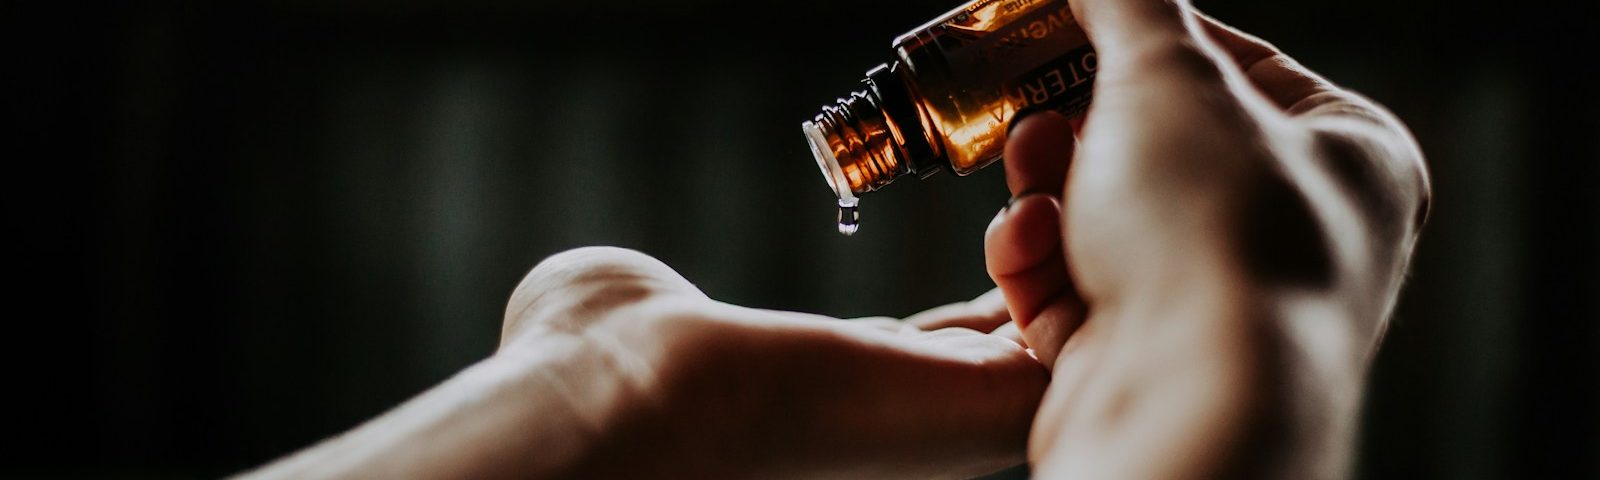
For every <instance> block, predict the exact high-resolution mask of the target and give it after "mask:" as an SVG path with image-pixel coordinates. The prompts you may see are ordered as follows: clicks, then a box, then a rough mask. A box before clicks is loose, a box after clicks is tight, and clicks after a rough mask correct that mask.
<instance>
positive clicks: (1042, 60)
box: [935, 0, 1098, 116]
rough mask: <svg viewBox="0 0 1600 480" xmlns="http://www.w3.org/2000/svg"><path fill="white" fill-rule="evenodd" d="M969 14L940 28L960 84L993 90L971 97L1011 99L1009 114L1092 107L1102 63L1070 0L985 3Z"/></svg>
mask: <svg viewBox="0 0 1600 480" xmlns="http://www.w3.org/2000/svg"><path fill="white" fill-rule="evenodd" d="M963 10H964V11H962V12H961V13H957V14H955V15H954V16H952V17H950V19H949V20H947V21H945V22H944V23H943V24H942V25H939V26H937V27H935V28H941V29H942V30H944V31H943V32H941V34H940V35H939V36H937V37H936V38H937V39H938V45H939V47H940V48H941V49H942V50H944V52H945V59H946V61H947V62H948V63H947V64H948V65H949V72H950V77H951V80H953V82H954V83H955V85H958V86H964V87H967V88H969V89H974V90H976V89H987V90H991V91H990V92H977V91H970V94H973V95H976V96H978V97H980V98H975V100H982V99H996V100H998V99H1002V98H1003V99H1006V100H1008V101H1007V102H1005V103H1006V104H1007V105H1006V106H1005V107H1006V109H1007V110H1009V112H1005V113H1006V114H1010V113H1015V112H1018V111H1021V110H1024V109H1028V108H1056V109H1060V110H1062V112H1063V113H1067V114H1069V115H1070V114H1076V113H1080V112H1082V110H1083V107H1085V106H1087V105H1088V103H1089V100H1088V95H1089V93H1090V85H1091V82H1090V79H1092V78H1093V74H1094V71H1095V69H1096V67H1097V66H1098V61H1097V59H1096V57H1095V56H1094V55H1095V53H1094V48H1093V47H1090V46H1089V38H1088V37H1087V36H1086V35H1085V34H1084V33H1083V30H1082V29H1081V28H1079V27H1078V23H1077V21H1076V20H1075V19H1074V18H1073V17H1072V10H1071V8H1070V7H1068V6H1067V2H1066V1H1065V0H980V1H978V2H975V3H973V4H972V5H971V6H968V7H967V8H965V9H963ZM982 97H987V98H982ZM979 103H989V102H979ZM1007 116H1009V115H1007Z"/></svg>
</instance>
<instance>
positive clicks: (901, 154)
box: [803, 64, 939, 202]
mask: <svg viewBox="0 0 1600 480" xmlns="http://www.w3.org/2000/svg"><path fill="white" fill-rule="evenodd" d="M899 68H901V67H899V65H898V64H896V65H895V66H890V65H887V64H886V65H879V66H878V67H877V68H874V69H872V70H871V71H869V72H867V78H866V79H864V80H862V81H861V83H862V86H863V87H864V89H863V90H860V91H856V92H851V94H850V95H848V96H846V97H845V98H841V99H839V100H838V102H837V103H835V104H834V105H828V106H824V107H822V113H819V114H818V115H817V116H816V118H815V119H813V120H812V121H810V122H806V123H805V124H804V125H803V128H804V129H805V130H806V135H807V138H808V139H809V140H810V142H811V148H812V153H813V154H814V155H815V156H816V159H817V163H818V166H819V167H821V169H822V174H823V176H824V177H825V178H826V179H827V180H828V182H829V184H830V185H831V186H832V187H833V189H834V191H835V193H837V194H838V195H839V199H840V200H841V201H846V200H849V201H852V202H853V201H854V199H855V195H858V194H863V193H867V192H871V191H873V190H877V189H879V188H882V187H883V186H884V185H888V184H889V183H890V182H893V181H894V180H895V179H896V178H899V177H900V176H902V175H906V174H921V175H924V176H926V175H928V174H931V173H933V172H935V171H937V170H938V165H939V163H938V162H935V161H934V160H935V158H936V155H935V151H934V149H933V147H932V144H931V143H930V142H929V140H928V135H927V132H926V129H925V127H924V122H923V121H922V115H921V113H920V110H919V109H918V108H917V106H916V105H917V102H916V99H915V97H914V96H913V95H912V93H911V92H910V90H909V89H908V88H907V86H906V83H905V81H904V80H903V79H901V78H900V72H899V71H898V70H899Z"/></svg>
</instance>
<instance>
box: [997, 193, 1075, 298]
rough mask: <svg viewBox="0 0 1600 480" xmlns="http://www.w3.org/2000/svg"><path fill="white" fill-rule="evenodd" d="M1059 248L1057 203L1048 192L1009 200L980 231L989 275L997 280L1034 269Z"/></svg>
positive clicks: (1059, 232)
mask: <svg viewBox="0 0 1600 480" xmlns="http://www.w3.org/2000/svg"><path fill="white" fill-rule="evenodd" d="M1060 251H1061V203H1060V202H1059V201H1057V200H1056V198H1055V197H1054V196H1051V195H1048V194H1031V195H1026V196H1023V197H1018V198H1016V199H1013V200H1012V202H1011V203H1010V204H1008V205H1007V206H1006V208H1005V209H1004V210H1001V212H1000V213H999V214H998V215H996V216H995V219H994V221H992V222H990V224H989V229H988V231H987V232H985V234H984V254H985V257H986V258H987V260H988V261H987V263H988V270H989V275H990V276H991V277H994V278H995V279H996V280H997V281H1000V280H1001V279H1003V278H1004V277H1007V276H1011V275H1015V274H1017V273H1019V272H1023V271H1026V270H1029V269H1032V268H1035V267H1036V266H1037V265H1039V264H1040V263H1041V262H1045V261H1048V260H1050V259H1052V258H1054V257H1057V256H1059V254H1060ZM1000 286H1001V288H1002V289H1004V288H1005V287H1006V285H1000Z"/></svg>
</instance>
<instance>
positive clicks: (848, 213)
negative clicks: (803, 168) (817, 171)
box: [800, 122, 861, 235]
mask: <svg viewBox="0 0 1600 480" xmlns="http://www.w3.org/2000/svg"><path fill="white" fill-rule="evenodd" d="M800 129H801V130H804V131H805V134H806V143H807V144H808V145H810V146H811V156H813V157H816V159H817V166H818V167H820V168H821V169H822V178H823V179H824V180H827V181H828V185H830V186H832V187H833V193H834V195H837V196H838V197H839V233H843V234H845V235H850V234H854V233H856V230H858V229H860V228H861V214H860V210H859V206H860V204H861V200H860V199H857V198H856V194H855V191H853V190H851V189H850V180H849V179H847V178H845V176H844V170H843V169H841V168H839V159H837V158H835V157H834V156H833V149H832V148H829V147H828V140H827V139H826V138H824V137H823V135H822V127H819V126H817V124H816V123H813V122H805V123H802V124H800Z"/></svg>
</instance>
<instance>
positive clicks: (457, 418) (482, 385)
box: [243, 339, 624, 479]
mask: <svg viewBox="0 0 1600 480" xmlns="http://www.w3.org/2000/svg"><path fill="white" fill-rule="evenodd" d="M606 363H607V362H606V360H605V359H604V358H603V357H602V356H600V355H598V354H596V353H595V352H590V351H586V350H585V349H584V348H583V345H582V343H580V342H576V341H568V340H566V339H557V340H553V341H549V342H543V343H542V344H541V345H539V347H538V348H529V349H519V350H516V351H509V352H501V353H500V354H497V355H496V356H494V357H490V358H489V359H486V360H484V361H482V362H479V363H478V364H476V365H473V366H472V367H469V368H468V369H466V370H465V371H463V372H461V373H460V374H458V375H456V376H455V377H453V378H451V379H449V380H447V381H445V382H444V383H443V384H440V385H439V386H437V387H435V388H433V389H432V390H429V391H428V392H426V393H424V394H422V395H421V396H418V397H417V398H415V399H413V400H411V401H409V402H407V403H405V404H404V405H401V406H400V407H398V408H396V409H395V410H393V411H390V412H389V413H387V414H385V415H383V416H381V417H379V418H377V419H374V420H372V421H370V422H368V423H366V424H364V425H362V426H361V427H359V428H357V429H355V430H353V431H350V432H348V433H345V434H343V435H340V436H338V437H335V438H332V439H329V440H327V441H324V442H322V443H321V444H319V445H316V446H314V447H311V448H309V449H306V450H304V451H301V452H299V453H297V454H295V455H293V456H291V457H289V458H286V459H283V460H281V461H278V462H276V463H273V464H271V465H267V466H265V467H263V468H261V469H259V470H256V471H253V472H249V473H247V474H245V475H243V476H244V477H245V478H252V479H275V478H348V477H362V478H398V477H406V478H513V477H515V478H527V477H551V476H556V475H560V474H562V473H570V470H571V469H572V468H574V466H575V465H577V464H579V462H581V461H582V459H583V456H584V455H585V453H586V452H587V451H588V450H589V449H591V448H592V447H593V446H594V445H595V444H596V443H597V440H596V438H595V437H596V432H598V431H601V430H602V429H603V428H604V427H605V426H606V425H605V423H606V422H608V421H610V419H611V418H613V414H612V411H613V410H614V409H615V408H616V403H617V402H616V398H618V390H619V389H622V388H624V386H623V385H622V384H621V383H619V382H617V381H616V377H615V376H611V375H606V374H605V372H606V370H607V367H606Z"/></svg>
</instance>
